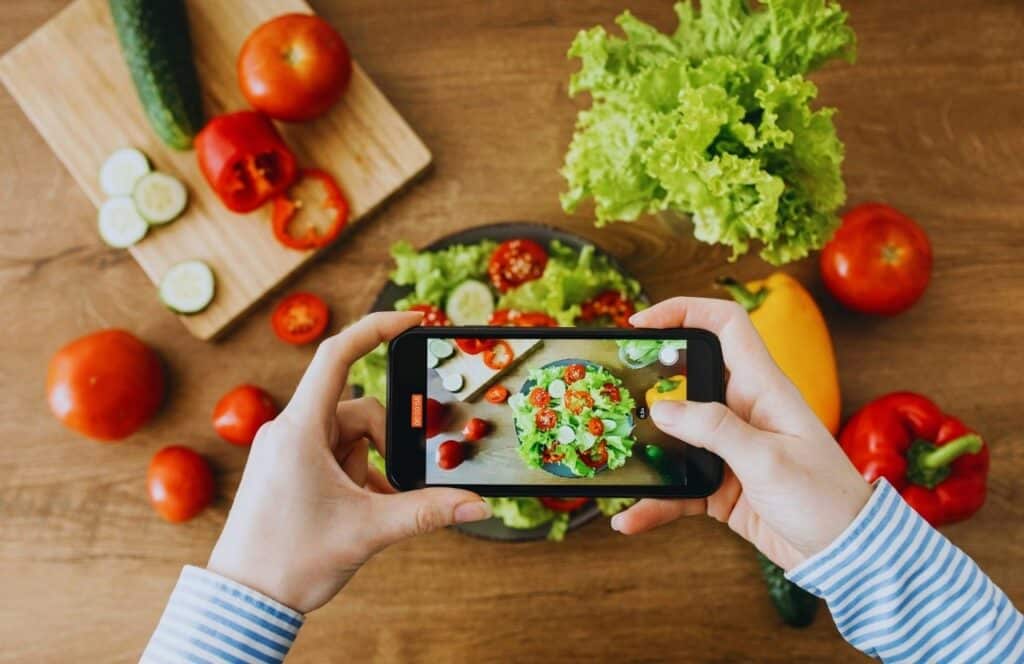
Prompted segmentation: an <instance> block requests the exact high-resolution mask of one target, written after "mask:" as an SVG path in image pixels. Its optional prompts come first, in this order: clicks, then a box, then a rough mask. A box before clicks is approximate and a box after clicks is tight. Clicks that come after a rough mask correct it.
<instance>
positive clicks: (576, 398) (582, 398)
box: [562, 390, 594, 415]
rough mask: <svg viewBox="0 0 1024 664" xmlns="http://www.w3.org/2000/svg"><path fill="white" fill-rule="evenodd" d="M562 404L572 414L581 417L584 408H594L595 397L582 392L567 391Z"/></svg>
mask: <svg viewBox="0 0 1024 664" xmlns="http://www.w3.org/2000/svg"><path fill="white" fill-rule="evenodd" d="M562 403H564V404H565V407H566V408H568V409H569V411H570V412H572V413H574V414H576V415H579V414H580V413H582V412H583V409H584V408H593V407H594V397H592V396H590V394H589V393H587V392H584V391H582V390H566V391H565V396H564V397H562Z"/></svg>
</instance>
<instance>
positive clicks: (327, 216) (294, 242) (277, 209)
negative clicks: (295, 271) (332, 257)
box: [273, 168, 348, 249]
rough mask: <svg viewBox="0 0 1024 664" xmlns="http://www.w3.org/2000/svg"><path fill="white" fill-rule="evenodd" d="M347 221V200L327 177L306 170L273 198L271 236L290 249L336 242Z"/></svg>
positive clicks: (321, 172) (310, 169)
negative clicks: (272, 228) (272, 227)
mask: <svg viewBox="0 0 1024 664" xmlns="http://www.w3.org/2000/svg"><path fill="white" fill-rule="evenodd" d="M347 222H348V199H346V198H345V195H344V194H343V193H341V188H340V187H339V186H338V183H337V182H335V181H334V178H332V177H331V176H330V174H328V173H326V172H324V171H321V170H320V169H317V168H307V169H305V170H303V171H302V172H301V173H300V174H299V179H298V180H296V181H295V183H293V184H292V186H291V187H289V188H288V190H287V191H285V192H283V193H280V194H278V195H277V196H275V197H274V215H273V226H274V237H276V238H277V241H278V242H280V243H281V244H283V245H284V246H286V247H290V248H292V249H318V248H320V247H325V246H327V245H328V244H330V243H331V242H334V240H335V239H337V237H338V235H340V234H341V230H342V229H343V228H345V224H346V223H347Z"/></svg>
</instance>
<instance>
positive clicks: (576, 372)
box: [562, 364, 587, 385]
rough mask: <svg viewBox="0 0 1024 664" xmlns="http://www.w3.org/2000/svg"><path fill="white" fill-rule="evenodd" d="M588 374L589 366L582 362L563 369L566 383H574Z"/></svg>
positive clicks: (563, 377)
mask: <svg viewBox="0 0 1024 664" xmlns="http://www.w3.org/2000/svg"><path fill="white" fill-rule="evenodd" d="M586 375H587V368H586V367H585V366H583V365H582V364H570V365H569V366H567V367H566V368H565V370H564V371H562V380H564V381H565V384H566V385H572V384H573V383H575V382H576V381H578V380H582V379H583V377H584V376H586Z"/></svg>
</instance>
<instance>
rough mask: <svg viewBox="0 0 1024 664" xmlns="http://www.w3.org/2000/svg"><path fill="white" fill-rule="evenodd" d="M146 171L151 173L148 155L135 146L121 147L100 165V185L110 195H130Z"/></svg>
mask: <svg viewBox="0 0 1024 664" xmlns="http://www.w3.org/2000/svg"><path fill="white" fill-rule="evenodd" d="M146 173H149V160H148V159H146V155H144V154H142V153H141V152H139V151H138V150H136V149H135V148H121V149H120V150H118V151H116V152H114V154H112V155H110V156H109V157H107V160H106V161H105V162H103V166H101V167H100V187H102V188H103V191H104V192H106V194H107V195H108V196H128V195H130V194H131V193H132V190H133V189H134V188H135V183H136V182H138V181H139V178H141V177H142V176H143V175H145V174H146Z"/></svg>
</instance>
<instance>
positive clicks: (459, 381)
mask: <svg viewBox="0 0 1024 664" xmlns="http://www.w3.org/2000/svg"><path fill="white" fill-rule="evenodd" d="M465 382H466V381H465V380H463V378H462V374H457V373H451V374H448V375H447V376H445V377H444V379H443V380H442V381H441V386H442V387H444V389H446V390H448V391H449V392H458V391H459V390H461V389H462V386H463V385H464V384H465Z"/></svg>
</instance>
